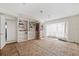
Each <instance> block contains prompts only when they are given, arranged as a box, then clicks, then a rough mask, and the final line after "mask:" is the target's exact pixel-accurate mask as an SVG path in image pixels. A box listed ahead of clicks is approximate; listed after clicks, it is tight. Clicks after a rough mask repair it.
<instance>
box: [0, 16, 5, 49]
mask: <svg viewBox="0 0 79 59" xmlns="http://www.w3.org/2000/svg"><path fill="white" fill-rule="evenodd" d="M0 21H1V28H0V29H1V33H2V35H1V48H3V47H4V46H5V17H4V16H1V18H0Z"/></svg>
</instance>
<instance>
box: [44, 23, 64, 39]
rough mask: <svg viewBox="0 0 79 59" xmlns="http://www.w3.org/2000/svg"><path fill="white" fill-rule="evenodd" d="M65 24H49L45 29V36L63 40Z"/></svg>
mask: <svg viewBox="0 0 79 59" xmlns="http://www.w3.org/2000/svg"><path fill="white" fill-rule="evenodd" d="M64 35H65V22H61V23H54V24H49V25H47V27H46V36H54V37H59V38H64Z"/></svg>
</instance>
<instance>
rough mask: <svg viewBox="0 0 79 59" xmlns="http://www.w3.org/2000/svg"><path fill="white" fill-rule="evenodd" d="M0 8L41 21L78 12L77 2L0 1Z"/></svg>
mask: <svg viewBox="0 0 79 59" xmlns="http://www.w3.org/2000/svg"><path fill="white" fill-rule="evenodd" d="M0 8H3V9H6V10H8V11H12V12H14V13H16V14H18V15H25V16H31V17H34V18H36V19H38V20H40V21H41V22H45V21H49V20H53V19H58V18H62V17H67V16H72V15H75V14H79V4H78V3H0Z"/></svg>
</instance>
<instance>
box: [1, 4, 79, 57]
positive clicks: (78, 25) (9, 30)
mask: <svg viewBox="0 0 79 59" xmlns="http://www.w3.org/2000/svg"><path fill="white" fill-rule="evenodd" d="M0 56H79V3H0Z"/></svg>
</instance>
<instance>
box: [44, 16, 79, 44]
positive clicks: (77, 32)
mask: <svg viewBox="0 0 79 59" xmlns="http://www.w3.org/2000/svg"><path fill="white" fill-rule="evenodd" d="M63 21H64V22H66V33H65V34H66V39H64V40H67V41H70V42H77V43H79V15H74V16H69V17H64V18H61V19H56V20H51V21H49V22H46V23H45V25H47V24H51V23H57V22H63ZM45 33H46V32H44V34H45Z"/></svg>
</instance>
